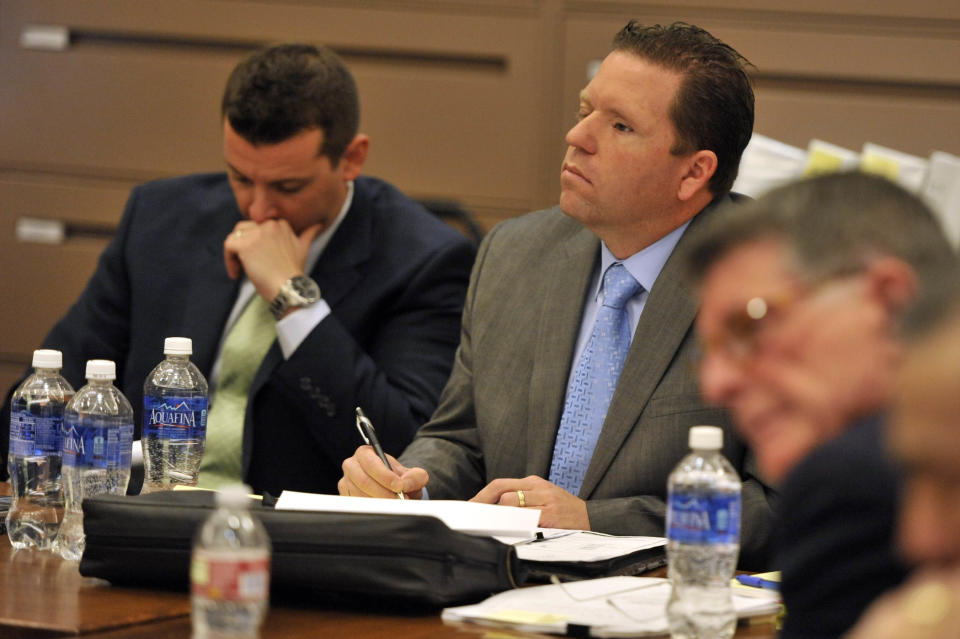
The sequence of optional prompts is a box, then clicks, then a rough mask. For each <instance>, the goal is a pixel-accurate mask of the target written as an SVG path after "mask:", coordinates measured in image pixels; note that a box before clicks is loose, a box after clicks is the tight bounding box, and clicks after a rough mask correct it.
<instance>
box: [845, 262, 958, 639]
mask: <svg viewBox="0 0 960 639" xmlns="http://www.w3.org/2000/svg"><path fill="white" fill-rule="evenodd" d="M918 307H919V308H916V309H914V311H913V312H911V313H910V315H911V317H910V318H909V324H910V326H909V330H908V333H909V334H910V337H909V338H908V340H909V341H910V348H909V353H908V355H907V357H906V359H905V361H904V364H903V366H902V367H901V372H900V375H899V378H898V384H897V390H896V393H895V395H896V399H895V401H894V406H893V409H892V411H891V418H890V428H889V432H888V445H889V447H890V449H891V451H892V452H893V454H894V455H895V457H896V459H897V460H898V462H899V463H900V464H901V466H902V467H903V473H904V499H903V507H902V508H901V510H900V519H899V521H898V525H897V541H898V543H899V546H900V548H901V550H902V551H903V553H904V554H905V555H907V556H908V557H909V558H910V559H911V560H913V561H915V562H917V564H918V568H917V570H916V571H915V572H914V573H913V575H912V576H911V577H910V580H909V581H908V582H907V583H905V584H904V585H903V586H901V587H900V588H897V589H896V591H894V592H891V593H889V594H887V595H885V596H884V597H882V598H881V599H880V600H879V601H877V603H875V604H874V605H873V606H871V608H870V610H869V611H868V612H867V613H866V614H865V615H864V616H863V619H862V620H861V621H860V622H859V623H857V626H856V628H855V629H854V631H853V633H852V634H851V635H850V636H849V638H848V639H888V638H893V637H910V638H911V639H925V638H927V637H936V638H937V639H946V638H949V637H960V467H958V464H957V459H960V428H958V422H957V415H958V414H960V393H958V392H957V381H958V380H960V272H958V273H955V274H954V275H953V277H951V278H946V279H945V281H944V284H943V286H942V287H938V289H937V290H935V291H934V292H933V294H932V295H929V296H927V299H925V300H924V301H923V302H922V303H918Z"/></svg>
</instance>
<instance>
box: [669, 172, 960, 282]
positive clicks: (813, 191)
mask: <svg viewBox="0 0 960 639" xmlns="http://www.w3.org/2000/svg"><path fill="white" fill-rule="evenodd" d="M766 238H774V239H782V240H783V241H784V242H785V243H786V244H787V246H788V247H789V249H790V251H791V253H792V255H791V257H792V258H793V260H794V262H795V263H794V267H795V268H796V270H797V273H798V275H800V276H801V277H805V278H808V279H820V278H829V277H831V276H836V275H842V274H845V273H856V272H858V271H861V270H863V269H864V268H865V267H866V266H867V265H868V264H869V262H870V261H871V260H872V259H874V258H876V257H881V256H891V257H897V258H900V259H901V260H903V261H904V262H906V263H907V264H909V265H910V266H911V267H912V268H913V269H914V271H915V272H916V274H917V280H918V283H919V288H920V290H921V291H923V290H924V289H927V288H931V287H932V286H933V285H934V284H935V283H936V282H937V280H938V279H939V278H941V277H942V276H944V274H945V273H946V272H947V271H949V270H950V269H951V268H955V267H956V264H957V259H956V255H955V254H954V252H953V249H952V248H951V247H950V245H949V243H948V242H947V240H946V238H945V237H944V235H943V231H942V230H941V228H940V225H939V223H938V222H937V220H936V218H935V217H934V216H933V213H932V212H931V211H930V209H929V208H928V207H927V206H926V205H925V204H924V203H923V202H922V201H921V200H920V198H918V197H917V196H915V195H913V194H911V193H909V192H908V191H906V190H904V189H903V188H901V187H899V186H897V185H896V184H894V183H893V182H891V181H889V180H887V179H885V178H882V177H879V176H874V175H868V174H865V173H859V172H852V173H833V174H828V175H821V176H818V177H813V178H809V179H805V180H800V181H797V182H793V183H790V184H787V185H784V186H781V187H779V188H776V189H773V190H771V191H769V192H768V193H766V194H765V195H763V196H762V197H760V198H758V199H757V200H754V201H751V202H748V203H746V204H739V205H735V206H729V207H727V208H725V209H723V210H721V211H718V212H717V215H715V216H713V219H711V220H708V223H707V224H705V225H703V226H702V227H701V228H700V229H698V232H697V234H696V236H695V237H694V238H692V242H691V244H690V245H689V249H688V250H687V251H686V253H685V263H686V267H687V271H688V274H689V275H690V276H691V278H692V279H693V280H694V281H699V280H701V279H702V278H703V277H704V275H705V274H706V273H707V271H708V270H709V269H710V267H711V266H712V265H713V264H715V263H716V262H717V261H718V260H720V259H721V258H722V257H724V256H725V255H726V254H728V253H729V252H730V251H732V250H733V249H734V248H736V247H738V246H740V245H743V244H745V243H748V242H752V241H758V240H762V239H766Z"/></svg>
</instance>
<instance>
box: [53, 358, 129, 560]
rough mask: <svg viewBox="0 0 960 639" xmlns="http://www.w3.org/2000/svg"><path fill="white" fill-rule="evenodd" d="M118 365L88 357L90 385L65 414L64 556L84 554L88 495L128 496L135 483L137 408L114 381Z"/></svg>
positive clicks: (59, 546)
mask: <svg viewBox="0 0 960 639" xmlns="http://www.w3.org/2000/svg"><path fill="white" fill-rule="evenodd" d="M116 377H117V373H116V365H115V364H114V363H113V362H112V361H110V360H104V359H92V360H90V361H88V362H87V384H86V386H84V387H83V388H81V389H80V390H78V391H77V394H76V395H74V396H73V399H71V400H70V402H69V403H68V404H67V408H66V411H65V412H64V416H63V429H62V434H63V494H64V501H65V512H64V515H63V522H62V523H61V524H60V532H59V533H58V534H57V540H56V542H55V543H54V550H55V551H56V552H58V553H59V554H60V556H61V557H63V558H64V559H69V560H73V561H77V560H79V559H80V557H81V556H82V555H83V549H84V536H83V509H82V504H83V500H84V499H86V498H87V497H92V496H94V495H124V494H126V492H127V484H128V483H129V482H130V455H131V448H132V445H133V408H132V407H131V406H130V402H129V401H127V398H126V397H124V396H123V393H121V392H120V391H119V390H118V389H117V388H116V387H115V386H114V385H113V380H114V379H116Z"/></svg>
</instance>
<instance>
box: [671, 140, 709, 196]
mask: <svg viewBox="0 0 960 639" xmlns="http://www.w3.org/2000/svg"><path fill="white" fill-rule="evenodd" d="M716 170H717V154H716V153H714V152H713V151H708V150H706V149H703V150H701V151H697V152H696V153H694V154H693V155H691V156H690V157H689V158H687V161H686V164H685V166H684V174H683V176H681V178H680V188H679V190H678V191H677V198H678V199H680V201H681V202H686V201H687V200H689V199H690V198H692V197H693V196H694V195H696V194H697V193H699V192H700V191H702V190H706V191H707V192H709V190H710V178H711V177H713V174H714V173H715V172H716Z"/></svg>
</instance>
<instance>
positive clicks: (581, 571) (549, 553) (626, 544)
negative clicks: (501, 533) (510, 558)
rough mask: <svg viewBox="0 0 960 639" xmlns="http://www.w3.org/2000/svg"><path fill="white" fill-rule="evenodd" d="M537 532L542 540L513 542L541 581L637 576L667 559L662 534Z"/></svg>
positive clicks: (535, 576) (518, 555)
mask: <svg viewBox="0 0 960 639" xmlns="http://www.w3.org/2000/svg"><path fill="white" fill-rule="evenodd" d="M540 532H541V533H542V535H543V538H542V539H537V540H529V541H522V542H520V543H516V542H515V541H514V542H513V545H514V547H515V548H516V550H517V557H518V558H519V559H520V560H521V561H523V562H525V563H526V565H527V568H528V569H529V570H530V577H529V578H530V579H532V580H541V581H545V580H546V579H547V578H549V577H550V576H551V575H557V576H558V577H563V578H565V579H586V578H590V577H609V576H613V575H639V574H641V573H644V572H647V571H649V570H653V569H654V568H659V567H660V566H663V565H664V564H665V563H666V561H667V555H666V546H667V540H666V538H664V537H618V536H614V535H605V534H603V533H597V532H590V531H585V530H558V529H556V528H544V529H541V531H540ZM498 539H501V541H505V542H507V543H510V540H507V539H503V538H499V537H498Z"/></svg>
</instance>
